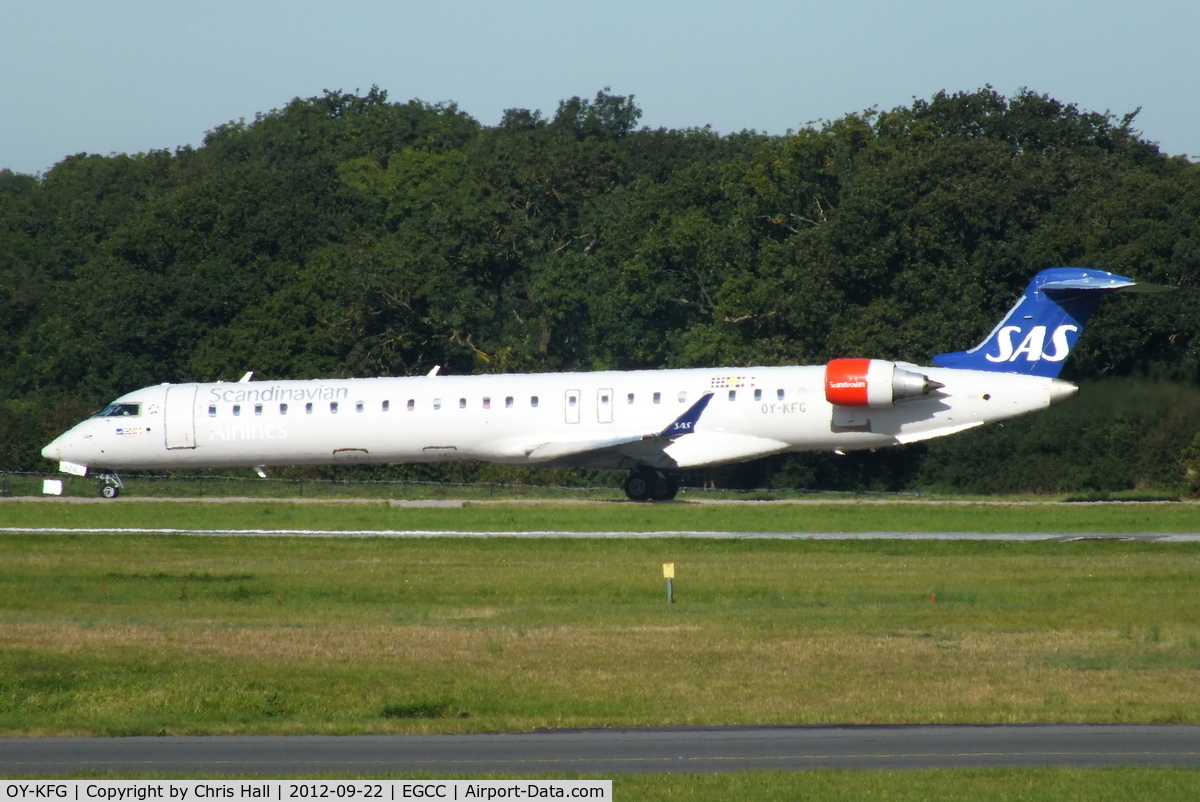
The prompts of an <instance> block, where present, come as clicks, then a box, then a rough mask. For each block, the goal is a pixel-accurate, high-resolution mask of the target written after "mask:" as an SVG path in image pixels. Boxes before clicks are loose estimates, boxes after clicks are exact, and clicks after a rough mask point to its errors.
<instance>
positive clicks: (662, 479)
mask: <svg viewBox="0 0 1200 802" xmlns="http://www.w3.org/2000/svg"><path fill="white" fill-rule="evenodd" d="M676 492H678V487H677V486H676V484H675V483H674V482H672V481H671V478H670V477H668V476H652V477H651V478H650V498H652V499H654V500H655V501H669V500H671V499H673V498H675V493H676Z"/></svg>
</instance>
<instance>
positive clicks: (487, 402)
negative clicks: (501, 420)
mask: <svg viewBox="0 0 1200 802" xmlns="http://www.w3.org/2000/svg"><path fill="white" fill-rule="evenodd" d="M483 408H484V409H491V408H492V399H490V398H488V397H487V396H486V395H485V396H484V397H483Z"/></svg>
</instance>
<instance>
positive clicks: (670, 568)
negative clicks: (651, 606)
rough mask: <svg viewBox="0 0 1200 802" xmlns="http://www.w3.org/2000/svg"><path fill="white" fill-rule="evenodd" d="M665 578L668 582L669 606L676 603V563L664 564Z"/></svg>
mask: <svg viewBox="0 0 1200 802" xmlns="http://www.w3.org/2000/svg"><path fill="white" fill-rule="evenodd" d="M663 576H664V577H665V578H666V580H667V604H674V603H675V563H663Z"/></svg>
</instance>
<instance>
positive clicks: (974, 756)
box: [0, 725, 1200, 775]
mask: <svg viewBox="0 0 1200 802" xmlns="http://www.w3.org/2000/svg"><path fill="white" fill-rule="evenodd" d="M1115 765H1139V766H1200V726H1149V725H1028V726H994V727H977V726H911V727H750V728H742V727H719V728H711V729H697V728H650V729H628V730H563V731H552V732H538V733H527V734H493V735H364V736H341V737H337V736H278V737H275V736H255V737H248V736H203V737H162V738H155V737H140V738H5V739H0V774H5V775H12V774H65V773H68V772H80V771H97V772H135V771H137V772H163V773H170V774H174V773H178V774H189V773H191V774H195V773H200V772H219V773H223V774H249V773H263V774H299V773H308V772H314V773H316V772H349V773H351V774H358V775H366V774H373V773H383V772H413V771H429V772H440V773H447V774H454V775H470V774H478V773H484V772H488V773H491V772H503V773H510V774H532V773H541V772H577V773H585V774H601V775H605V774H627V773H685V772H693V773H712V772H728V771H742V770H747V769H784V770H802V769H813V768H850V769H914V768H965V767H987V766H991V767H1022V766H1079V767H1088V766H1115Z"/></svg>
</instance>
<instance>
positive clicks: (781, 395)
mask: <svg viewBox="0 0 1200 802" xmlns="http://www.w3.org/2000/svg"><path fill="white" fill-rule="evenodd" d="M783 396H784V392H783V390H776V391H775V397H776V398H778V399H779V400H780V401H782V400H783Z"/></svg>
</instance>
